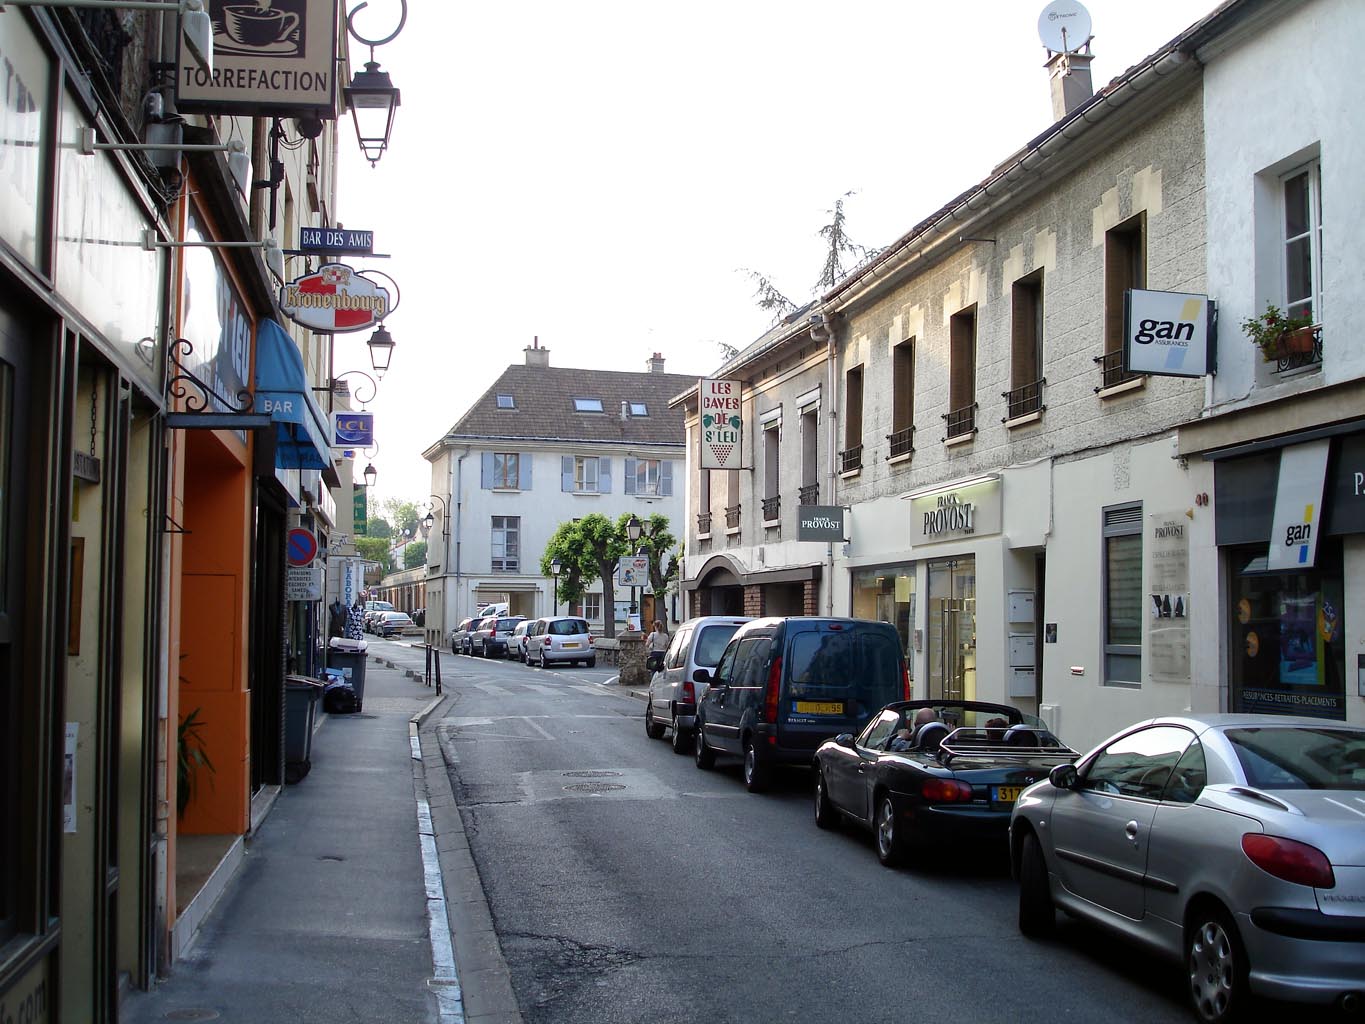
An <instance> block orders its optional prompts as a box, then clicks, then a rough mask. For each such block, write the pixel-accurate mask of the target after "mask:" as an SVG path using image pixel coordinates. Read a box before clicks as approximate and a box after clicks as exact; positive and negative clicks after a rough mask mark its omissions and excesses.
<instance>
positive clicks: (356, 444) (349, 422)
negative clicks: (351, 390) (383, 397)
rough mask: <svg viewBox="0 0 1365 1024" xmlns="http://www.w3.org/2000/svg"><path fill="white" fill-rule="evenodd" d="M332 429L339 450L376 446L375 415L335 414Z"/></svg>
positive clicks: (364, 413) (360, 413)
mask: <svg viewBox="0 0 1365 1024" xmlns="http://www.w3.org/2000/svg"><path fill="white" fill-rule="evenodd" d="M332 427H333V429H334V430H335V432H336V444H335V447H337V448H368V447H369V446H370V445H372V444H374V413H372V412H334V413H332Z"/></svg>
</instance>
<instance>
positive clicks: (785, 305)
mask: <svg viewBox="0 0 1365 1024" xmlns="http://www.w3.org/2000/svg"><path fill="white" fill-rule="evenodd" d="M740 269H741V270H742V272H743V273H745V274H748V275H749V277H750V279H751V280H753V282H754V284H755V285H756V287H755V288H754V299H755V300H757V302H758V308H759V309H762V310H765V311H767V312H769V313H772V315H773V323H777V321H779V320H781V319H782V318H783V317H784V316H786V315H787V314H788V313H792V312H795V310H796V303H795V302H793V301H792V300H791V299H789V298H787V297H786V296H785V295H783V294H782V293H781V292H780V291H778V290H777V286H776V285H774V284H773V282H772V279H771V278H769V277H768V276H767V275H766V274H761V273H759V272H758V271H757V270H749V269H747V268H743V267H742V268H740Z"/></svg>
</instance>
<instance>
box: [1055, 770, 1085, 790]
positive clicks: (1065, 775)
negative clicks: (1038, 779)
mask: <svg viewBox="0 0 1365 1024" xmlns="http://www.w3.org/2000/svg"><path fill="white" fill-rule="evenodd" d="M1047 781H1048V782H1050V783H1052V785H1053V786H1055V787H1056V788H1057V789H1075V788H1076V784H1077V783H1078V782H1079V781H1080V776H1079V775H1078V774H1077V772H1076V766H1075V765H1074V764H1059V765H1058V766H1057V767H1056V768H1053V769H1052V771H1050V772H1048V774H1047Z"/></svg>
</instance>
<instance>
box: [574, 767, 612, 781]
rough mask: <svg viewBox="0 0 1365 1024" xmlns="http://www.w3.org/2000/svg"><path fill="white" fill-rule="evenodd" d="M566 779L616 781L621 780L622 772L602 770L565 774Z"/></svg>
mask: <svg viewBox="0 0 1365 1024" xmlns="http://www.w3.org/2000/svg"><path fill="white" fill-rule="evenodd" d="M563 775H564V777H565V778H566V779H615V778H619V777H620V775H621V773H620V772H609V771H602V770H600V769H599V770H590V771H582V772H564V773H563Z"/></svg>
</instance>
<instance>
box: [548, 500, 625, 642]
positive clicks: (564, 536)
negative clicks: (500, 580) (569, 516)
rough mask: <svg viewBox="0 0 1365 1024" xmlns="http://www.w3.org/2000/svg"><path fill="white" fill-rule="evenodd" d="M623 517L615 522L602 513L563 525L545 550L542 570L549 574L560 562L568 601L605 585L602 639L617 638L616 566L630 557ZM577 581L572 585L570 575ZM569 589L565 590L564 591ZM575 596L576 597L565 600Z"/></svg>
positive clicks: (563, 593)
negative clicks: (591, 585) (597, 582)
mask: <svg viewBox="0 0 1365 1024" xmlns="http://www.w3.org/2000/svg"><path fill="white" fill-rule="evenodd" d="M629 518H630V516H628V515H622V516H621V517H620V518H619V519H618V520H617V521H616V522H614V523H613V522H612V521H611V520H610V519H608V518H607V517H606V516H604V515H602V514H601V513H600V512H594V513H592V514H591V515H586V516H584V517H583V518H582V519H579V520H577V521H576V522H569V523H561V524H560V525H559V528H558V529H557V530H556V531H555V533H554V536H553V537H551V539H550V543H549V544H547V545H546V546H545V553H544V554H543V555H542V556H541V561H540V569H541V572H543V573H545V574H546V575H547V576H548V575H549V574H550V562H551V561H552V560H553V559H555V558H556V557H557V558H558V559H559V561H560V567H561V568H560V576H559V578H560V580H561V583H560V596H561V597H562V598H564V599H565V600H567V601H572V600H575V599H577V598H578V597H581V596H582V595H583V591H584V590H585V589H586V588H587V585H588V584H589V583H591V582H592V581H593V580H595V579H600V580H601V581H602V619H603V630H602V632H603V635H605V636H608V637H614V636H616V589H615V586H614V584H615V581H616V566H617V564H618V563H619V562H620V559H621V556H622V555H624V554H626V553H628V551H629V543H628V541H627V540H626V520H627V519H629ZM571 573H576V574H577V576H576V579H574V580H573V582H572V583H570V582H569V579H568V577H569V575H570V574H571ZM566 587H568V588H569V589H568V590H566V589H565V588H566ZM568 593H573V594H574V597H568V596H566V595H567V594H568Z"/></svg>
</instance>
